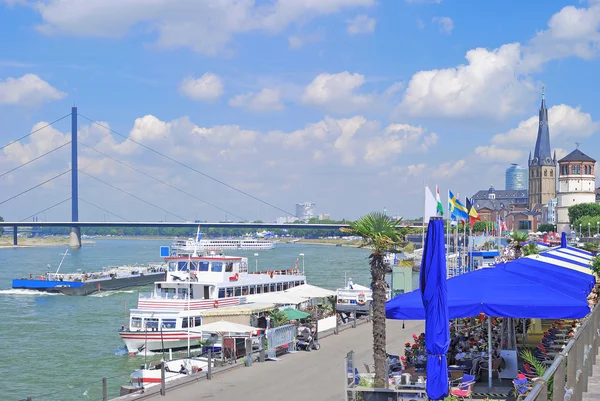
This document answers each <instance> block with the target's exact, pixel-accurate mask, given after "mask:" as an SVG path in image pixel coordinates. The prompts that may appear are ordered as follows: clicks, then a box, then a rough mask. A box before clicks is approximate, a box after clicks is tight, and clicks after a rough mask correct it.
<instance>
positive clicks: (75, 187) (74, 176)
mask: <svg viewBox="0 0 600 401" xmlns="http://www.w3.org/2000/svg"><path fill="white" fill-rule="evenodd" d="M68 117H71V140H70V141H68V142H66V143H63V144H62V145H60V146H57V147H55V148H53V149H51V150H49V151H47V152H45V153H44V154H42V155H39V156H37V157H35V158H32V159H31V160H28V161H26V162H24V163H22V164H21V165H19V166H17V167H14V168H11V169H10V170H8V171H6V172H3V173H1V174H0V178H2V177H4V176H6V175H8V174H9V173H12V172H14V171H15V170H18V169H19V168H21V167H24V166H26V165H29V164H30V163H33V162H35V161H37V160H39V159H42V158H44V157H46V156H48V155H50V154H52V153H53V152H55V151H57V150H59V149H61V148H64V147H66V146H68V145H71V146H70V147H71V168H70V169H68V170H66V171H63V172H61V173H60V174H57V175H55V176H54V177H51V178H49V179H46V180H44V181H43V182H41V183H38V184H36V185H33V186H31V187H30V188H28V189H26V190H24V191H22V192H20V193H18V194H15V195H13V196H10V197H8V198H6V199H2V200H0V205H2V204H5V203H7V202H10V201H13V200H15V199H18V198H19V197H21V196H24V195H26V194H28V193H30V192H31V191H33V190H35V189H37V188H39V187H42V186H44V185H46V184H48V183H50V182H52V181H53V180H55V179H57V178H59V177H62V176H65V175H67V174H69V173H70V176H71V196H70V197H69V198H67V199H64V200H62V201H61V202H58V203H56V204H54V205H51V206H49V207H46V208H45V209H43V210H41V211H38V212H36V213H34V214H32V215H31V216H28V217H26V218H24V219H23V220H21V221H4V222H0V228H4V227H9V228H12V234H13V243H14V244H15V245H17V241H18V232H19V228H21V230H22V231H29V232H33V231H36V230H40V228H41V227H69V228H70V233H69V245H70V246H71V247H76V248H78V247H81V228H82V227H115V228H116V227H159V228H160V227H170V228H173V227H179V228H181V227H197V226H198V223H197V222H192V221H189V220H186V219H185V218H183V217H181V216H179V215H177V214H176V213H173V212H171V211H169V210H167V209H165V208H163V207H161V206H159V205H155V204H153V203H151V202H149V201H148V200H147V199H144V198H142V197H140V196H137V195H135V194H132V193H130V192H128V191H125V190H124V189H122V188H118V187H117V186H115V185H112V184H111V183H109V182H106V181H104V180H102V179H100V178H98V177H96V176H94V175H92V174H90V173H88V172H86V171H84V170H81V169H80V168H79V166H78V146H79V145H82V146H84V147H86V148H88V149H90V150H92V151H94V152H96V153H98V154H99V155H101V156H103V157H104V158H108V159H110V160H112V161H115V162H117V163H119V164H120V165H122V166H124V167H127V168H129V169H131V170H133V171H136V172H137V173H139V174H142V175H144V176H146V177H149V178H151V179H152V180H154V181H156V182H158V183H160V184H161V185H164V186H165V187H168V188H170V189H172V190H175V191H178V192H180V193H182V194H184V195H186V196H188V197H190V198H193V199H195V200H197V201H200V202H202V203H204V204H206V205H208V206H211V207H213V208H215V209H218V210H220V211H221V212H225V213H226V214H227V215H229V216H234V217H236V218H238V219H239V220H240V221H239V222H236V223H233V222H226V223H223V222H219V223H216V222H214V223H211V222H202V223H201V224H202V226H203V227H207V228H211V227H213V228H249V229H277V228H280V229H292V228H300V229H319V228H320V229H339V228H341V227H345V226H347V225H345V224H294V223H289V224H288V223H286V224H277V223H256V222H251V221H249V220H248V219H244V218H243V217H241V216H238V215H236V214H235V213H232V212H230V211H227V210H225V209H223V208H222V207H220V206H218V205H215V204H213V203H210V202H208V201H206V200H204V199H201V198H199V197H198V196H196V195H194V194H192V193H190V192H189V191H186V190H184V189H181V188H178V187H176V186H174V185H172V184H170V183H168V182H166V181H164V180H161V179H159V178H157V177H155V176H152V175H150V174H148V173H146V172H144V171H143V170H141V169H139V168H136V167H135V166H132V165H130V164H128V163H125V162H123V161H121V160H119V159H117V158H116V157H113V156H110V155H108V154H107V153H105V152H102V151H100V150H98V149H96V148H95V147H93V146H91V145H88V144H85V143H83V142H79V141H78V117H81V118H83V119H84V120H86V121H87V122H89V123H90V124H92V125H96V126H99V127H100V128H103V129H106V130H107V131H109V132H110V133H111V134H114V135H116V136H119V137H122V138H124V139H125V140H126V141H131V142H132V143H134V144H136V145H138V146H140V147H141V148H144V149H145V150H146V151H148V152H151V153H153V154H154V155H155V156H159V157H162V158H164V159H166V160H169V161H171V162H173V163H175V164H177V165H179V167H181V168H183V169H187V170H191V171H193V172H195V173H197V174H199V175H200V176H202V177H204V178H206V179H208V180H212V181H214V182H216V183H218V184H219V185H221V186H224V187H226V188H229V189H230V190H233V191H236V192H237V193H238V194H240V195H243V196H245V197H248V198H250V199H252V200H253V201H255V202H258V203H262V204H263V205H266V206H268V207H270V208H273V209H275V210H277V211H279V212H283V213H284V214H285V215H286V216H294V214H292V213H290V212H288V211H286V210H284V209H282V208H280V207H277V206H276V205H274V204H272V203H270V202H268V201H266V200H263V199H260V198H258V197H256V196H254V195H252V194H250V193H248V192H246V191H243V190H241V189H239V188H236V187H234V186H233V185H230V184H228V183H226V182H224V181H222V180H220V179H218V178H216V177H213V176H211V175H209V174H206V173H204V172H202V171H200V170H199V169H197V168H196V167H193V166H191V165H189V164H186V163H184V162H182V161H180V160H177V159H175V158H173V157H170V156H168V155H166V154H164V153H163V152H160V151H158V150H156V149H153V148H151V147H149V146H146V145H144V144H142V143H140V142H138V141H136V140H134V139H133V138H131V137H130V136H127V135H123V134H121V133H119V132H117V131H115V130H113V129H111V128H110V127H108V126H106V125H104V124H102V123H99V122H97V121H96V120H94V119H91V118H88V117H86V116H84V115H82V114H79V113H78V111H77V107H75V106H74V107H72V109H71V113H70V114H67V115H65V116H62V117H61V118H58V119H56V120H54V121H52V122H51V123H48V124H46V125H44V126H42V127H39V128H37V129H36V130H34V131H32V132H30V133H29V134H27V135H24V136H22V137H20V138H17V139H16V140H14V141H11V142H9V143H8V144H6V145H4V146H2V147H0V151H1V150H3V149H5V148H7V147H9V146H11V145H13V144H15V143H17V142H20V141H22V140H23V139H25V138H28V137H29V136H31V135H34V134H35V133H37V132H39V131H42V130H43V129H45V128H48V127H51V126H53V125H55V124H56V123H58V122H59V121H62V120H65V119H67V118H68ZM80 173H81V174H83V175H85V176H87V177H90V178H92V179H94V180H95V181H96V182H99V183H101V184H104V185H106V186H108V187H110V188H112V189H114V190H116V191H119V192H121V193H124V194H126V195H129V196H130V197H132V198H134V199H137V200H138V201H140V202H143V203H145V204H147V205H150V206H153V207H154V208H156V209H158V210H161V211H163V212H165V213H168V214H170V215H172V216H175V217H176V218H178V219H180V220H182V221H181V222H165V221H160V222H139V221H138V222H133V221H128V220H127V219H125V218H122V217H120V216H119V215H117V214H115V213H112V212H110V211H109V210H106V209H105V208H103V207H101V206H98V205H95V204H93V203H91V202H89V201H86V200H85V199H82V198H81V197H80V196H79V174H80ZM69 201H70V203H71V220H70V221H38V219H37V217H36V216H37V215H39V214H41V213H44V212H46V211H48V210H51V209H53V208H55V207H57V206H59V205H62V204H64V203H67V202H69ZM79 201H82V202H83V203H86V204H89V205H91V206H94V207H96V208H99V209H101V210H103V211H105V212H108V213H110V214H111V215H113V216H116V217H118V218H119V219H121V220H122V221H103V222H99V221H80V220H79ZM32 218H33V220H34V221H30V219H32Z"/></svg>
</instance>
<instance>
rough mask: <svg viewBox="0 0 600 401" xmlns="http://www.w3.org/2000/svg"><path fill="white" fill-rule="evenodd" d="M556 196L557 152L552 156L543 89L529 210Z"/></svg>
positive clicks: (530, 176) (530, 171)
mask: <svg viewBox="0 0 600 401" xmlns="http://www.w3.org/2000/svg"><path fill="white" fill-rule="evenodd" d="M554 198H556V152H555V153H554V156H552V153H551V150H550V131H549V129H548V109H547V108H546V99H545V96H544V91H543V89H542V104H541V106H540V117H539V127H538V134H537V140H536V141H535V150H534V153H533V157H532V155H531V153H529V210H533V209H534V208H535V206H537V205H546V204H548V201H549V200H550V199H554Z"/></svg>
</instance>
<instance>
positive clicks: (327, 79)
mask: <svg viewBox="0 0 600 401" xmlns="http://www.w3.org/2000/svg"><path fill="white" fill-rule="evenodd" d="M364 83H365V77H364V75H361V74H358V73H354V74H351V73H349V72H348V71H344V72H340V73H338V74H328V73H322V74H319V75H317V77H316V78H315V79H313V81H312V82H311V83H310V84H309V85H308V86H307V87H306V89H305V90H304V94H303V95H302V102H303V103H305V104H308V105H311V106H317V107H322V108H324V109H326V110H330V111H334V112H351V111H356V110H361V109H364V108H366V107H369V106H370V105H371V104H372V102H373V100H374V96H373V95H372V94H359V93H356V92H355V91H356V90H357V89H359V88H360V87H361V86H362V85H363V84H364Z"/></svg>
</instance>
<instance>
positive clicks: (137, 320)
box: [131, 317, 142, 329]
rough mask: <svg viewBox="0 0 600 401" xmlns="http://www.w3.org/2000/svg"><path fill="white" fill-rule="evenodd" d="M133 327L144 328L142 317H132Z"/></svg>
mask: <svg viewBox="0 0 600 401" xmlns="http://www.w3.org/2000/svg"><path fill="white" fill-rule="evenodd" d="M131 328H132V329H141V328H142V318H141V317H132V318H131Z"/></svg>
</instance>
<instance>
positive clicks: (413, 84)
mask: <svg viewBox="0 0 600 401" xmlns="http://www.w3.org/2000/svg"><path fill="white" fill-rule="evenodd" d="M599 28H600V3H594V4H592V5H590V7H588V8H576V7H574V6H567V7H564V8H563V9H562V10H560V11H559V12H557V13H556V14H554V15H553V16H552V17H551V19H550V21H549V22H548V29H547V30H544V31H542V32H539V33H538V34H536V36H534V37H533V38H532V39H531V40H530V41H529V42H528V43H526V44H525V45H523V44H520V43H511V44H505V45H502V46H500V47H498V48H496V49H493V50H488V49H484V48H477V49H472V50H469V51H468V52H467V54H466V59H467V64H463V65H459V66H456V67H451V68H442V69H437V70H429V71H419V72H417V73H415V74H414V75H413V76H412V78H411V80H410V82H409V84H408V87H407V90H406V92H405V94H404V98H403V100H402V102H401V104H400V106H399V107H398V109H397V113H398V114H399V115H403V114H409V115H414V116H421V117H447V118H464V117H486V118H494V119H504V118H506V117H508V116H511V115H518V114H521V113H522V112H523V110H524V109H526V107H528V106H529V105H530V104H531V103H532V102H533V100H534V99H535V90H536V89H535V88H534V86H533V85H532V83H531V79H530V76H531V74H532V73H535V72H537V71H539V70H540V68H541V67H542V66H543V64H544V63H546V62H548V61H550V60H555V59H560V58H565V57H571V56H576V57H580V58H583V59H589V58H592V57H596V56H597V55H598V54H599V50H600V33H599V32H598V29H599Z"/></svg>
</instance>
